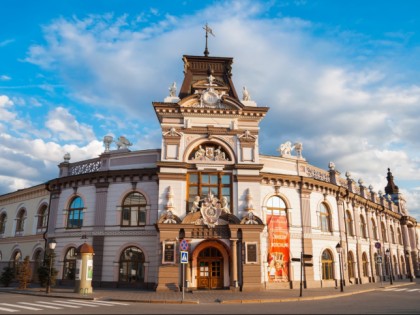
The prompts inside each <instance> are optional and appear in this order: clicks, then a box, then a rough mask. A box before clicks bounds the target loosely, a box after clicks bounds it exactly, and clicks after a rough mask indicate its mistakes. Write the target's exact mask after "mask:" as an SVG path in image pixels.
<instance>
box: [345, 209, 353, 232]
mask: <svg viewBox="0 0 420 315" xmlns="http://www.w3.org/2000/svg"><path fill="white" fill-rule="evenodd" d="M346 229H347V234H348V235H349V236H354V230H353V219H352V217H351V213H350V211H349V210H347V211H346Z"/></svg>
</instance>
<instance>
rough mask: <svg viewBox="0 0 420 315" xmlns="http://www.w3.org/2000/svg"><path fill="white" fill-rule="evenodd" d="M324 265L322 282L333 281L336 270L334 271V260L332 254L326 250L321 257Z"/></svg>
mask: <svg viewBox="0 0 420 315" xmlns="http://www.w3.org/2000/svg"><path fill="white" fill-rule="evenodd" d="M321 263H322V280H332V279H334V272H333V271H334V270H333V263H334V261H333V258H332V254H331V252H330V251H329V250H328V249H326V250H324V251H323V253H322V256H321Z"/></svg>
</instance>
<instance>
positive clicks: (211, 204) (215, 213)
mask: <svg viewBox="0 0 420 315" xmlns="http://www.w3.org/2000/svg"><path fill="white" fill-rule="evenodd" d="M199 200H200V197H199V196H197V197H196V200H195V202H194V203H193V208H192V212H196V211H198V210H200V212H201V219H199V220H197V221H196V223H195V224H205V225H207V226H208V227H209V228H214V227H215V226H216V225H220V223H222V224H226V223H227V222H225V221H224V220H222V219H220V215H221V214H222V212H226V213H230V210H229V207H228V203H227V199H226V197H223V199H222V201H219V199H217V198H216V197H215V196H214V194H213V193H212V192H211V191H209V193H208V194H207V196H206V197H205V198H204V199H202V200H201V201H199ZM199 203H200V204H199Z"/></svg>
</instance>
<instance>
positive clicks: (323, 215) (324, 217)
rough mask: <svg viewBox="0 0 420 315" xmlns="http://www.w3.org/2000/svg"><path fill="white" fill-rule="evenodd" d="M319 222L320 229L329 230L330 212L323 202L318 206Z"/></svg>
mask: <svg viewBox="0 0 420 315" xmlns="http://www.w3.org/2000/svg"><path fill="white" fill-rule="evenodd" d="M319 223H320V227H321V231H323V232H331V212H330V209H329V208H328V206H327V205H326V204H325V203H324V202H322V203H321V204H320V206H319Z"/></svg>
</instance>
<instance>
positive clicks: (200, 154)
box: [194, 144, 206, 159]
mask: <svg viewBox="0 0 420 315" xmlns="http://www.w3.org/2000/svg"><path fill="white" fill-rule="evenodd" d="M205 154H206V151H205V150H204V149H203V147H202V146H201V144H200V146H199V147H198V150H197V152H195V156H194V158H195V159H201V158H202V157H204V156H205Z"/></svg>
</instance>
